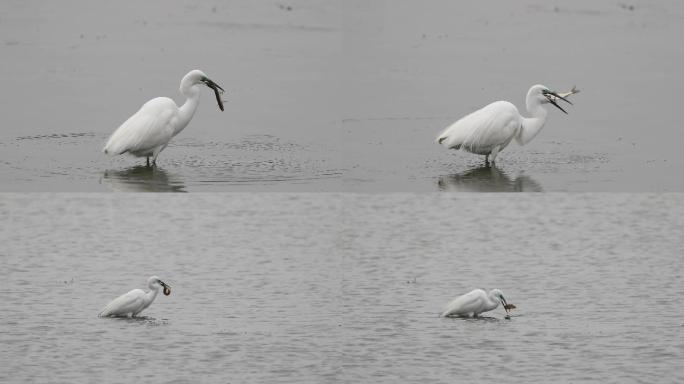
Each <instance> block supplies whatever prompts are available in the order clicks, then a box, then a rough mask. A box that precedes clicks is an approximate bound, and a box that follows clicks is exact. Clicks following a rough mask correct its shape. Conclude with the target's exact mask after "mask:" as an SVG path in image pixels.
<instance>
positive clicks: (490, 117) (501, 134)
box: [437, 101, 521, 154]
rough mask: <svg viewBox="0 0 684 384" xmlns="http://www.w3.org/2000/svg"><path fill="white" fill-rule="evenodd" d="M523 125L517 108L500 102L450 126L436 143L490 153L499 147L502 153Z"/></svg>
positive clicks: (474, 151) (505, 102)
mask: <svg viewBox="0 0 684 384" xmlns="http://www.w3.org/2000/svg"><path fill="white" fill-rule="evenodd" d="M520 124H521V117H520V114H519V113H518V109H517V108H516V107H515V105H513V104H511V103H509V102H507V101H497V102H494V103H491V104H489V105H487V106H486V107H484V108H482V109H479V110H477V111H475V112H473V113H471V114H469V115H467V116H465V117H463V118H461V119H460V120H458V121H456V122H455V123H453V124H452V125H451V126H449V127H447V128H446V129H445V130H444V131H442V133H441V134H440V135H439V136H438V137H437V142H438V143H440V144H442V145H444V146H445V147H447V148H454V149H461V148H463V149H465V150H467V151H470V152H473V153H480V154H489V152H491V150H492V149H493V148H494V147H496V146H500V148H499V149H500V150H501V149H503V148H504V147H505V146H506V145H508V143H509V142H510V141H511V139H512V138H513V137H514V136H515V134H516V133H517V131H518V129H519V128H520Z"/></svg>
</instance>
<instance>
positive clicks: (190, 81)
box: [103, 69, 224, 166]
mask: <svg viewBox="0 0 684 384" xmlns="http://www.w3.org/2000/svg"><path fill="white" fill-rule="evenodd" d="M200 84H205V85H206V86H207V87H209V88H211V89H213V90H214V94H215V95H216V101H217V102H218V105H219V108H220V109H221V110H222V111H223V102H222V100H221V97H220V94H221V93H223V92H224V90H223V88H221V87H220V86H219V85H218V84H216V83H214V82H213V81H212V80H210V79H209V78H208V77H207V75H205V74H204V72H202V71H200V70H198V69H195V70H192V71H190V72H188V74H187V75H185V76H184V77H183V79H182V80H181V83H180V92H181V93H182V94H183V95H184V96H185V97H186V98H187V100H186V101H185V103H184V104H183V105H182V106H181V107H180V108H179V107H178V106H177V105H176V103H175V102H174V101H173V100H171V99H169V98H168V97H157V98H154V99H152V100H150V101H148V102H147V103H145V104H143V106H142V107H141V108H140V110H139V111H138V112H136V113H135V114H134V115H133V116H131V117H130V118H128V120H126V121H125V122H124V123H123V124H121V126H120V127H119V128H117V129H116V131H114V133H113V134H112V136H110V137H109V140H108V141H107V144H106V145H105V147H104V148H103V152H104V153H106V154H110V155H121V154H124V153H130V154H131V155H134V156H137V157H146V158H147V165H148V166H149V165H150V157H152V164H156V161H157V156H159V152H161V151H162V150H163V149H164V148H166V146H167V145H168V144H169V141H171V139H172V138H173V137H174V136H176V135H177V134H178V133H180V131H182V130H183V129H184V128H185V127H186V126H187V125H188V123H189V122H190V120H191V119H192V116H193V115H194V114H195V110H197V106H198V105H199V99H200V87H199V85H200Z"/></svg>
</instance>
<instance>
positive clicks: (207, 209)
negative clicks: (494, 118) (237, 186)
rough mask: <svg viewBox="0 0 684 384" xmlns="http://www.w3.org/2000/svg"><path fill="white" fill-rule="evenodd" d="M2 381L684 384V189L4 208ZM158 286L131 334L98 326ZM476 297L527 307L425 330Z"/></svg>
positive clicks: (64, 198)
mask: <svg viewBox="0 0 684 384" xmlns="http://www.w3.org/2000/svg"><path fill="white" fill-rule="evenodd" d="M0 220H1V223H0V224H1V225H0V244H2V247H1V248H0V260H2V268H1V271H2V272H1V274H2V275H1V276H0V281H2V283H1V287H0V296H1V297H2V300H0V313H2V319H3V321H2V323H1V324H0V344H2V346H3V347H2V349H1V350H0V381H2V382H47V381H49V382H70V383H81V382H83V383H87V382H93V381H94V380H97V379H102V380H104V381H121V382H124V381H125V382H132V381H150V380H152V378H154V381H155V382H159V381H160V378H164V379H163V380H161V382H198V381H202V382H204V381H206V382H240V383H257V382H259V383H263V382H311V383H314V382H315V383H319V382H331V383H332V382H335V383H337V382H349V383H352V382H374V383H396V382H435V383H442V382H443V383H447V382H450V383H453V382H482V381H487V382H510V381H511V380H513V381H514V382H549V381H553V382H575V383H576V382H621V383H624V382H648V383H655V382H663V383H664V382H682V381H683V380H684V372H683V371H682V370H681V361H682V358H683V357H684V342H683V341H682V337H681V335H682V331H683V329H684V322H683V321H682V316H684V310H683V309H682V305H681V299H680V298H681V297H682V295H684V285H682V283H681V282H682V272H683V270H682V263H681V256H682V254H683V253H684V241H683V240H682V232H683V231H684V197H683V196H682V195H668V194H665V195H653V194H545V195H539V194H522V195H521V194H508V195H489V194H484V195H483V194H462V195H460V194H459V195H444V194H441V195H440V194H423V195H417V194H385V195H377V194H370V195H369V194H222V195H216V194H194V195H174V196H166V197H164V198H162V197H160V196H159V195H144V194H143V195H141V194H117V195H114V194H112V195H101V194H97V195H95V194H80V195H77V194H28V195H18V194H2V195H0ZM152 274H157V275H159V276H160V277H161V278H162V279H164V280H165V281H166V282H168V283H169V284H170V285H172V286H173V292H172V294H171V295H170V296H169V297H164V296H160V297H158V298H157V300H156V301H155V302H154V304H153V305H152V306H151V307H150V308H148V310H147V311H145V312H143V314H144V315H145V316H146V317H145V318H142V319H139V320H116V319H100V318H97V317H96V314H97V312H98V311H99V310H100V308H101V307H102V306H104V305H105V304H106V303H107V302H108V301H109V300H111V299H112V298H114V297H115V296H117V295H119V294H121V293H124V292H126V291H127V290H129V289H132V288H135V287H143V286H144V283H145V281H146V279H147V277H148V276H149V275H152ZM473 287H484V288H493V287H498V288H501V289H502V290H503V291H504V293H505V294H506V296H507V299H508V300H509V301H510V302H512V303H515V304H516V305H517V306H518V309H517V310H515V312H514V313H515V316H514V317H513V318H512V319H511V320H505V319H504V318H503V317H504V312H503V310H502V309H500V308H499V309H497V310H495V311H493V312H491V313H490V314H489V318H486V319H480V320H472V319H471V320H462V319H443V318H439V317H437V315H438V313H439V311H440V309H441V307H442V305H444V304H445V303H446V302H448V301H449V300H450V299H451V298H453V297H454V296H455V295H457V294H459V293H463V292H464V291H466V290H469V289H471V288H473Z"/></svg>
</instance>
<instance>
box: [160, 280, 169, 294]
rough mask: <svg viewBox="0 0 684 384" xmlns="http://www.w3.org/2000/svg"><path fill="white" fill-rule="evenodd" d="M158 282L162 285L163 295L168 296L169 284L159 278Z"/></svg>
mask: <svg viewBox="0 0 684 384" xmlns="http://www.w3.org/2000/svg"><path fill="white" fill-rule="evenodd" d="M159 284H161V286H162V287H164V295H165V296H168V295H170V294H171V286H170V285H168V284H166V283H165V282H163V281H161V280H159Z"/></svg>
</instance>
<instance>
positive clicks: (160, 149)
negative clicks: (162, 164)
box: [152, 145, 166, 165]
mask: <svg viewBox="0 0 684 384" xmlns="http://www.w3.org/2000/svg"><path fill="white" fill-rule="evenodd" d="M164 148H166V145H160V146H159V147H157V149H155V150H154V152H152V165H157V156H159V153H160V152H161V151H163V150H164Z"/></svg>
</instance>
